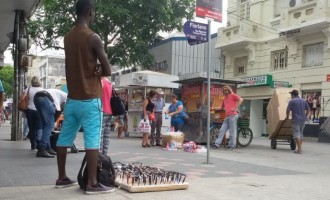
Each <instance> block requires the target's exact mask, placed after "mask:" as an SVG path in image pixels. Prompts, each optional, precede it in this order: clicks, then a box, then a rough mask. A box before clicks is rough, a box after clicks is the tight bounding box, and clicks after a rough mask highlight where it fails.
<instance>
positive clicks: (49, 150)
mask: <svg viewBox="0 0 330 200" xmlns="http://www.w3.org/2000/svg"><path fill="white" fill-rule="evenodd" d="M46 151H47V152H48V153H49V154H50V155H54V156H56V155H57V153H56V151H54V150H53V149H51V148H49V149H46Z"/></svg>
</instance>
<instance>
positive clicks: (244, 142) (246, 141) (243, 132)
mask: <svg viewBox="0 0 330 200" xmlns="http://www.w3.org/2000/svg"><path fill="white" fill-rule="evenodd" d="M252 139H253V132H252V130H251V129H250V128H241V129H239V130H238V133H237V144H238V145H239V146H241V147H247V146H249V145H250V143H251V142H252Z"/></svg>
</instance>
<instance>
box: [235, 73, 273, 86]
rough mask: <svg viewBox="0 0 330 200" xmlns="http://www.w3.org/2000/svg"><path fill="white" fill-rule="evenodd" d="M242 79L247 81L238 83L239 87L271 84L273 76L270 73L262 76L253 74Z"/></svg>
mask: <svg viewBox="0 0 330 200" xmlns="http://www.w3.org/2000/svg"><path fill="white" fill-rule="evenodd" d="M243 81H245V82H247V83H243V84H239V87H255V86H267V85H268V86H272V85H273V76H272V75H270V74H267V75H262V76H253V77H246V78H243Z"/></svg>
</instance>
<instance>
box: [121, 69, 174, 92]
mask: <svg viewBox="0 0 330 200" xmlns="http://www.w3.org/2000/svg"><path fill="white" fill-rule="evenodd" d="M119 79H120V81H119V84H118V85H117V86H116V87H119V88H134V87H141V86H144V87H159V88H179V84H178V83H175V81H177V80H179V77H178V76H174V75H170V74H165V73H159V72H154V71H149V70H144V71H137V72H132V73H129V74H124V75H120V77H119Z"/></svg>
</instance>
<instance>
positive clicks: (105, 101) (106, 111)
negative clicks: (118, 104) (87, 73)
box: [100, 77, 112, 155]
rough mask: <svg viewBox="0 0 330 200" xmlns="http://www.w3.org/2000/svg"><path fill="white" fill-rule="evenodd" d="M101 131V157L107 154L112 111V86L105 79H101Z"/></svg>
mask: <svg viewBox="0 0 330 200" xmlns="http://www.w3.org/2000/svg"><path fill="white" fill-rule="evenodd" d="M101 82H102V109H103V120H102V131H101V145H100V152H101V153H102V154H103V155H107V154H108V148H109V143H110V126H111V118H112V109H111V105H110V99H111V97H112V84H111V83H110V81H109V80H108V79H107V78H106V77H102V79H101Z"/></svg>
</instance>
